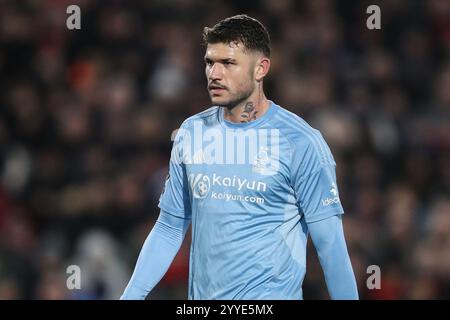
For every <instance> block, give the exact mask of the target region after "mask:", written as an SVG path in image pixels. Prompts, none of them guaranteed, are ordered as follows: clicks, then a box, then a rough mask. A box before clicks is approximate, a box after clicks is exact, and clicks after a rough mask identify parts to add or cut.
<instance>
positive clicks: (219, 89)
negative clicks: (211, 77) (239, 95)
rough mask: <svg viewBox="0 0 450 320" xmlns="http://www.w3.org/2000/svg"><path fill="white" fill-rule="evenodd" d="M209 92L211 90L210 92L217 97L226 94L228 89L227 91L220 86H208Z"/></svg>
mask: <svg viewBox="0 0 450 320" xmlns="http://www.w3.org/2000/svg"><path fill="white" fill-rule="evenodd" d="M208 90H209V92H211V93H212V94H213V95H217V94H221V93H222V92H224V91H225V90H226V89H225V87H222V86H218V85H210V86H208Z"/></svg>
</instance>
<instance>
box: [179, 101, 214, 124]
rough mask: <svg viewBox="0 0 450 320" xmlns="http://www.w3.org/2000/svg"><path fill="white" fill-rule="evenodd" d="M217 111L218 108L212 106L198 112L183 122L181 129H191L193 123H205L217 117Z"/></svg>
mask: <svg viewBox="0 0 450 320" xmlns="http://www.w3.org/2000/svg"><path fill="white" fill-rule="evenodd" d="M218 110H219V107H218V106H213V107H210V108H208V109H206V110H203V111H200V112H198V113H196V114H194V115H192V116H190V117H189V118H187V119H186V120H184V121H183V123H182V125H181V127H182V128H185V129H187V128H189V127H191V126H192V125H193V123H194V122H195V121H207V120H208V119H210V118H212V117H217V114H218Z"/></svg>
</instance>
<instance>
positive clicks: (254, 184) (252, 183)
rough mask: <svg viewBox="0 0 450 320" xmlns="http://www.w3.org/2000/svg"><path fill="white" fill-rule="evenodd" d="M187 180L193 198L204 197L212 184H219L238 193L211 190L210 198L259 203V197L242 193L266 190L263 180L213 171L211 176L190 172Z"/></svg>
mask: <svg viewBox="0 0 450 320" xmlns="http://www.w3.org/2000/svg"><path fill="white" fill-rule="evenodd" d="M188 180H189V184H190V187H191V190H192V196H193V197H194V198H195V199H204V198H206V197H207V196H208V195H209V194H210V193H211V190H212V189H213V187H214V186H219V187H229V188H230V189H231V190H234V191H237V192H239V194H233V193H228V192H217V191H213V192H212V195H211V198H212V199H217V200H225V201H245V202H256V203H261V199H260V197H253V196H246V195H243V194H242V193H243V192H245V191H249V190H254V191H258V192H265V191H266V190H267V184H266V183H264V182H261V181H257V180H249V179H242V178H240V177H238V176H232V177H229V176H223V175H218V174H216V173H213V175H212V176H209V175H206V174H203V173H197V174H190V175H189V178H188ZM221 191H224V190H221ZM262 202H264V201H262Z"/></svg>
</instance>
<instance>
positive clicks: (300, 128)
mask: <svg viewBox="0 0 450 320" xmlns="http://www.w3.org/2000/svg"><path fill="white" fill-rule="evenodd" d="M274 120H275V123H276V127H277V128H278V129H280V131H281V132H282V134H283V135H285V136H286V138H287V139H288V140H290V141H291V142H299V141H303V142H312V141H315V140H317V139H323V137H322V135H321V133H320V131H319V130H318V129H316V128H313V127H312V126H311V125H310V124H309V123H308V122H307V121H306V120H305V119H303V118H302V117H301V116H299V115H298V114H296V113H294V112H292V111H289V110H288V109H286V108H284V107H281V106H280V107H279V110H278V112H277V114H276V117H275V119H274Z"/></svg>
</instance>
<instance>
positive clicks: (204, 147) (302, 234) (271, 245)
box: [159, 102, 343, 299]
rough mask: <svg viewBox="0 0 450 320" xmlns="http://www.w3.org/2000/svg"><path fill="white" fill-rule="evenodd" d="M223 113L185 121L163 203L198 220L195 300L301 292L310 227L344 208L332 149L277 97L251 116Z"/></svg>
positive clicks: (193, 256)
mask: <svg viewBox="0 0 450 320" xmlns="http://www.w3.org/2000/svg"><path fill="white" fill-rule="evenodd" d="M223 111H224V110H223V108H221V107H212V108H210V109H208V110H206V111H204V112H201V113H199V114H197V115H195V116H192V117H190V118H189V119H187V120H186V121H184V123H183V124H182V126H181V127H180V129H179V130H178V133H177V135H176V138H175V141H174V146H173V149H172V155H171V161H170V168H169V176H168V179H167V181H166V184H165V189H164V191H163V193H162V195H161V198H160V203H159V207H160V208H161V209H162V210H164V211H167V212H168V213H170V214H172V215H175V216H178V217H182V218H190V219H192V244H191V253H190V271H189V299H302V289H301V288H302V282H303V279H304V276H305V272H306V243H307V237H308V231H307V230H308V228H307V224H308V223H311V222H315V221H319V220H322V219H325V218H328V217H331V216H333V215H338V214H342V213H343V209H342V206H341V203H340V200H339V195H338V188H337V184H336V174H335V166H336V164H335V161H334V159H333V156H332V154H331V151H330V149H329V147H328V146H327V144H326V142H325V141H324V139H323V137H322V135H321V134H320V132H319V131H317V130H316V129H313V128H312V127H310V126H309V125H308V124H307V123H306V122H305V121H304V120H303V119H301V118H300V117H299V116H297V115H295V114H293V113H291V112H289V111H287V110H286V109H284V108H282V107H280V106H278V105H276V104H275V103H273V102H271V103H270V107H269V109H268V110H267V112H266V113H265V114H264V115H263V116H262V117H260V118H258V119H257V120H255V121H251V122H247V123H239V124H237V123H231V122H228V121H226V120H225V119H224V117H223Z"/></svg>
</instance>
